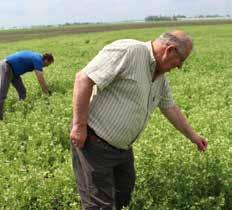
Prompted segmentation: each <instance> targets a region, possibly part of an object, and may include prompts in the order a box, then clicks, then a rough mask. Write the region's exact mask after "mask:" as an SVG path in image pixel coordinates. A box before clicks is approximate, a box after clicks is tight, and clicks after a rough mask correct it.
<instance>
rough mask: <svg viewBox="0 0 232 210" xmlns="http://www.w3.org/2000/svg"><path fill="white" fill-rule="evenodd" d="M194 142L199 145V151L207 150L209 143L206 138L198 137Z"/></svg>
mask: <svg viewBox="0 0 232 210" xmlns="http://www.w3.org/2000/svg"><path fill="white" fill-rule="evenodd" d="M192 142H193V143H194V144H196V145H197V148H198V150H199V151H203V152H204V151H205V150H206V149H207V146H208V142H207V141H206V139H205V138H203V137H201V136H197V137H195V138H193V139H192Z"/></svg>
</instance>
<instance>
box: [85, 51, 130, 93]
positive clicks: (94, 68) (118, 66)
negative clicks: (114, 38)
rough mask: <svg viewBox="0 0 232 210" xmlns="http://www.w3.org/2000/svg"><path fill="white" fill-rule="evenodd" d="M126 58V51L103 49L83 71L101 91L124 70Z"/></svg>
mask: <svg viewBox="0 0 232 210" xmlns="http://www.w3.org/2000/svg"><path fill="white" fill-rule="evenodd" d="M127 57H128V51H127V49H123V48H116V49H115V48H114V49H112V48H103V50H101V51H100V52H99V53H98V54H97V55H96V57H95V58H94V59H93V60H92V61H91V62H90V63H89V64H88V65H87V66H86V67H85V68H84V69H83V71H84V72H85V73H86V74H87V76H88V77H89V78H90V79H92V80H93V81H94V82H95V83H96V85H97V87H98V88H99V89H100V90H102V89H104V88H105V87H106V86H108V85H109V84H110V83H111V82H112V81H113V80H114V79H115V78H116V77H117V76H118V75H119V74H120V73H122V72H123V71H124V70H125V69H126V66H127V60H128V59H127Z"/></svg>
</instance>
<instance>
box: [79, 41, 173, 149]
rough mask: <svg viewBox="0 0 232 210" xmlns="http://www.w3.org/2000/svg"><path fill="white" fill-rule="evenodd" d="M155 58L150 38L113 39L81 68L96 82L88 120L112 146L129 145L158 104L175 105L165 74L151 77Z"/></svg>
mask: <svg viewBox="0 0 232 210" xmlns="http://www.w3.org/2000/svg"><path fill="white" fill-rule="evenodd" d="M155 64H156V62H155V58H154V55H153V52H152V45H151V41H149V42H140V41H137V40H132V39H124V40H118V41H115V42H113V43H111V44H109V45H107V46H106V47H104V48H103V49H102V50H101V51H100V52H99V53H98V54H97V55H96V57H95V58H94V59H93V60H92V61H91V62H90V63H89V64H88V65H87V66H86V67H85V68H84V69H83V71H84V72H85V73H86V74H87V76H88V77H89V78H90V79H92V80H93V81H94V82H95V83H96V91H95V94H94V95H93V97H92V100H91V103H90V110H89V118H88V124H89V126H90V127H91V128H93V129H94V131H95V132H96V134H97V135H98V136H100V137H101V138H103V139H104V140H105V141H107V142H108V143H109V144H111V145H112V146H115V147H116V148H120V149H129V148H130V147H131V145H132V143H133V142H134V141H135V140H136V139H137V138H138V136H139V134H140V133H141V132H142V131H143V130H144V128H145V125H146V123H147V121H148V119H149V116H150V114H151V113H152V112H153V110H154V109H155V108H156V107H157V106H158V107H160V108H168V107H171V106H173V105H174V102H173V99H172V94H171V91H170V89H169V85H168V82H167V80H166V78H165V76H164V75H160V76H158V77H157V78H156V79H155V80H154V81H152V75H153V73H154V71H155Z"/></svg>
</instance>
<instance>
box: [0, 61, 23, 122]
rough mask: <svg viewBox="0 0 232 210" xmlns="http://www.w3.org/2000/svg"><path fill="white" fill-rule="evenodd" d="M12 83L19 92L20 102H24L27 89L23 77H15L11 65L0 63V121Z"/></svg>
mask: <svg viewBox="0 0 232 210" xmlns="http://www.w3.org/2000/svg"><path fill="white" fill-rule="evenodd" d="M10 83H12V85H13V86H14V87H15V89H16V91H17V92H18V96H19V100H24V99H25V98H26V88H25V86H24V84H23V81H22V79H21V77H20V76H17V77H15V76H14V75H13V72H12V69H11V67H10V66H9V64H8V63H6V62H5V61H0V120H2V119H3V106H4V101H5V99H6V97H7V93H8V90H9V86H10Z"/></svg>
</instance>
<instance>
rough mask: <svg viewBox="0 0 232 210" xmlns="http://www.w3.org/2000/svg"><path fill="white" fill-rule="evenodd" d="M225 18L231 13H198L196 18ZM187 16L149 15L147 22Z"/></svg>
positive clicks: (172, 19)
mask: <svg viewBox="0 0 232 210" xmlns="http://www.w3.org/2000/svg"><path fill="white" fill-rule="evenodd" d="M220 17H221V18H223V17H230V15H226V16H221V15H198V16H195V17H194V18H220ZM183 18H187V17H186V16H185V15H173V16H163V15H149V16H147V17H146V18H145V21H146V22H152V21H176V20H178V19H183Z"/></svg>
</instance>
